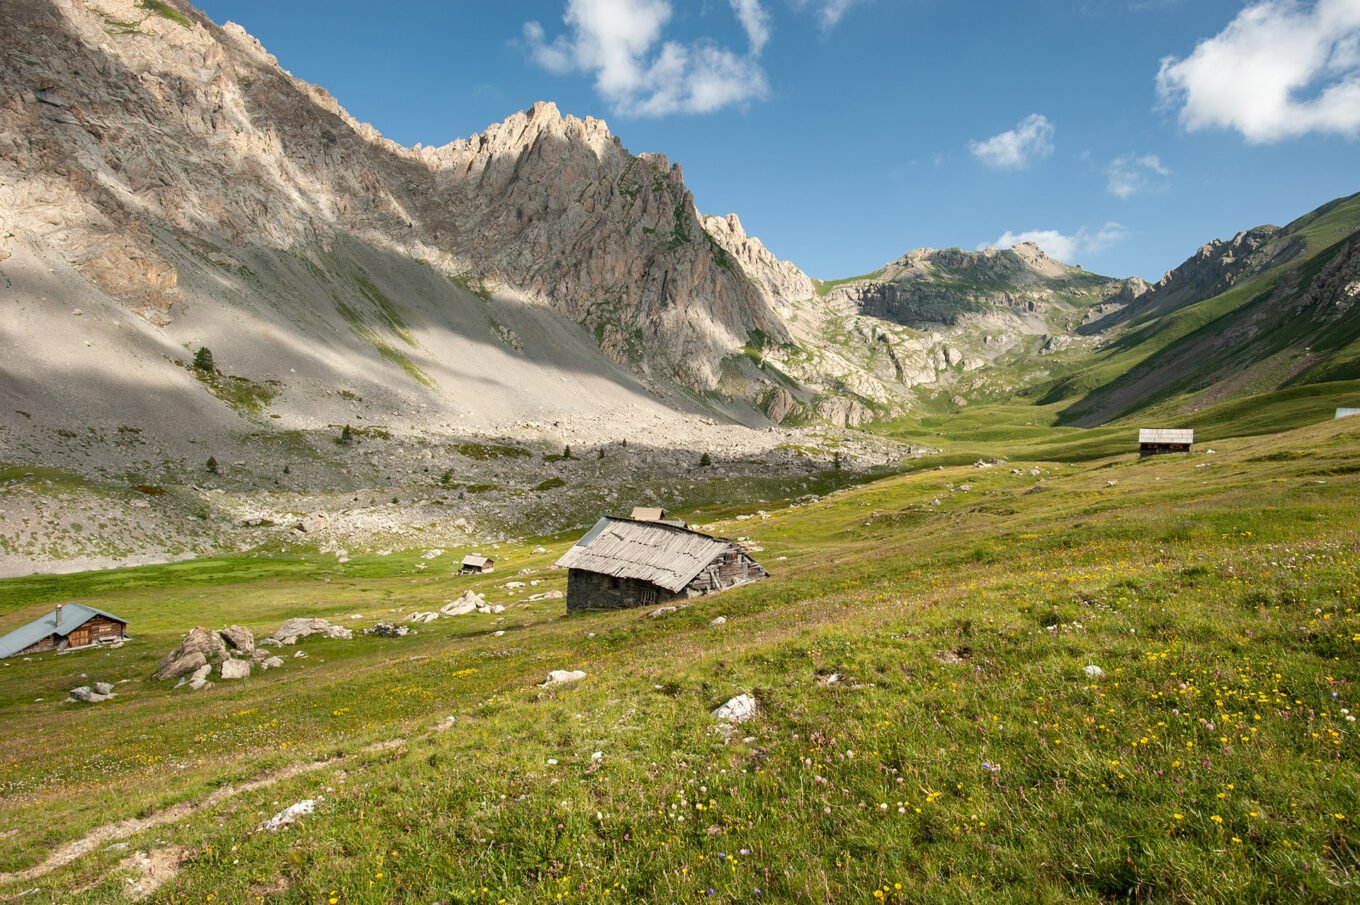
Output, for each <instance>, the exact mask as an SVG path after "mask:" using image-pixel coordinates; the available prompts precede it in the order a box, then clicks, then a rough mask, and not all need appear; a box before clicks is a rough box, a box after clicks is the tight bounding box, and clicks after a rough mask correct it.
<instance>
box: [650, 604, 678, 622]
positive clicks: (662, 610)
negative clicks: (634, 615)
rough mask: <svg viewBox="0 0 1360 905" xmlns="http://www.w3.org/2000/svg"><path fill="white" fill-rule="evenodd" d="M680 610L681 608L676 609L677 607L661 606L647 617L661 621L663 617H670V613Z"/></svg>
mask: <svg viewBox="0 0 1360 905" xmlns="http://www.w3.org/2000/svg"><path fill="white" fill-rule="evenodd" d="M679 609H680V608H679V607H676V606H659V607H657V608H656V609H654V610H652V611H651V612H650V613H648V614H647V615H648V616H651V617H652V618H653V619H660V618H661V617H662V616H665V615H668V614H670V613H674V612H676V611H678V610H679Z"/></svg>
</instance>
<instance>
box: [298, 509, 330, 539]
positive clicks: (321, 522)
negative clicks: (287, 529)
mask: <svg viewBox="0 0 1360 905" xmlns="http://www.w3.org/2000/svg"><path fill="white" fill-rule="evenodd" d="M330 526H331V520H330V517H329V516H327V515H326V513H324V512H313V513H312V514H311V515H309V516H307V517H306V518H304V519H303V520H302V521H300V522H298V523H297V524H296V525H294V526H293V530H294V531H301V532H302V533H303V534H315V533H316V532H318V531H325V530H326V529H327V528H329V527H330Z"/></svg>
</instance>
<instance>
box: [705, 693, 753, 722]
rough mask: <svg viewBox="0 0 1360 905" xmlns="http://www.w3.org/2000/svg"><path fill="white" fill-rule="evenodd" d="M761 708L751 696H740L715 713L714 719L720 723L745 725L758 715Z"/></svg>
mask: <svg viewBox="0 0 1360 905" xmlns="http://www.w3.org/2000/svg"><path fill="white" fill-rule="evenodd" d="M758 709H759V706H758V705H757V704H756V699H755V698H754V697H752V696H751V695H749V694H739V695H737V696H736V697H735V698H732V699H730V700H729V701H728V702H727V703H725V704H723V705H722V706H721V707H719V708H718V709H717V710H714V711H713V719H715V720H717V721H718V722H720V723H730V724H736V723H744V722H746V721H747V720H749V719H751V718H752V717H754V716H755V715H756V711H757V710H758Z"/></svg>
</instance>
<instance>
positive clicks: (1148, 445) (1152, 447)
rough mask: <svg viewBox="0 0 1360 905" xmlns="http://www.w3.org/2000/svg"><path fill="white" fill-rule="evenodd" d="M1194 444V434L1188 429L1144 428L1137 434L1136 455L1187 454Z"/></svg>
mask: <svg viewBox="0 0 1360 905" xmlns="http://www.w3.org/2000/svg"><path fill="white" fill-rule="evenodd" d="M1194 442H1195V432H1194V431H1193V430H1191V429H1189V428H1172V427H1153V428H1148V427H1145V428H1143V429H1142V430H1140V431H1139V432H1138V455H1139V457H1140V458H1141V457H1143V456H1155V455H1158V454H1160V453H1188V452H1190V447H1191V445H1192V444H1194Z"/></svg>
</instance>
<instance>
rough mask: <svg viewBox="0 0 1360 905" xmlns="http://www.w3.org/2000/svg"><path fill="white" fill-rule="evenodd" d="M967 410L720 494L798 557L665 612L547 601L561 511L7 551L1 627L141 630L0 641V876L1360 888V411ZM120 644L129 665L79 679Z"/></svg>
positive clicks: (752, 893)
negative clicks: (1002, 432)
mask: <svg viewBox="0 0 1360 905" xmlns="http://www.w3.org/2000/svg"><path fill="white" fill-rule="evenodd" d="M1286 404H1292V405H1307V404H1309V403H1306V402H1304V403H1300V402H1297V401H1294V402H1288V401H1286ZM1031 411H1033V410H1031ZM992 423H993V425H996V424H1000V421H999V420H994V421H993V422H992ZM964 427H967V426H964ZM964 427H960V425H959V424H958V423H957V422H956V423H953V424H952V425H943V426H941V427H939V428H931V427H930V426H929V425H925V426H922V425H919V424H918V425H914V426H903V425H899V426H898V430H899V432H900V433H901V434H902V435H909V434H911V432H912V431H921V432H922V434H923V436H924V434H925V433H928V432H930V431H931V430H932V429H935V430H940V431H946V432H947V431H955V432H957V433H956V435H955V436H954V437H952V438H950V443H949V444H941V443H938V442H937V443H936V444H934V445H939V446H944V447H945V448H946V457H944V458H941V459H939V460H937V461H938V462H940V463H944V462H950V463H953V462H955V461H958V464H941V465H940V467H938V468H936V467H934V464H933V463H932V467H930V468H923V469H921V470H917V471H914V472H912V473H910V474H905V475H900V476H896V477H890V478H886V479H883V480H880V481H877V482H875V483H872V484H867V485H864V486H858V487H849V488H846V489H842V490H839V491H836V492H833V493H830V494H828V495H826V496H824V497H821V498H820V499H816V500H810V501H805V502H802V503H794V504H790V505H785V506H783V507H782V508H770V509H769V515H768V518H760V517H758V516H757V517H751V518H745V519H741V520H736V519H735V517H733V518H732V519H731V520H728V521H722V522H719V523H717V524H715V525H714V526H713V528H714V530H716V531H718V532H720V533H723V534H725V535H728V536H738V535H741V536H747V537H749V538H750V539H751V540H752V541H754V542H756V543H758V544H759V545H760V546H761V547H762V548H763V550H762V551H761V552H759V553H758V554H756V555H757V558H758V559H760V560H761V562H762V563H764V564H765V565H766V566H767V567H769V568H770V570H771V572H772V573H773V577H772V578H771V579H770V580H768V581H765V582H762V583H759V584H756V585H750V586H747V587H743V588H739V589H736V590H733V591H729V592H727V593H724V594H721V595H717V596H713V597H709V598H702V599H698V600H696V601H694V602H693V604H692V605H691V606H689V607H688V608H685V609H682V610H680V611H678V612H676V613H671V614H668V615H664V616H662V617H660V618H652V617H650V616H649V615H648V614H647V612H646V611H641V610H636V611H625V612H615V613H595V614H576V615H571V616H568V615H566V614H565V613H564V612H563V610H564V607H563V603H562V601H560V600H556V601H538V602H528V600H527V596H528V594H529V593H530V592H533V593H538V592H542V591H546V590H553V589H559V590H560V589H564V588H565V575H563V574H561V573H560V572H558V571H556V570H553V569H552V568H551V563H552V562H553V560H554V559H555V558H556V557H557V556H558V555H560V553H561V552H562V550H563V549H564V548H565V546H566V545H567V544H569V543H570V542H571V539H564V538H552V539H537V540H531V541H528V542H526V543H524V544H523V545H522V546H518V547H503V548H502V550H501V551H499V552H500V554H501V555H500V557H499V558H498V568H497V571H496V572H495V573H493V574H491V575H487V576H477V577H469V576H457V575H455V574H453V570H454V569H455V568H456V562H455V560H456V558H457V557H455V556H454V555H453V553H452V551H451V552H450V553H449V554H447V555H445V556H443V557H440V558H436V559H432V560H430V559H424V558H422V556H421V551H418V550H413V551H408V552H404V553H397V554H394V555H392V556H389V557H381V558H380V557H367V558H366V557H355V558H354V560H353V561H350V562H346V563H337V562H336V561H335V560H334V559H333V558H324V557H317V556H300V557H296V558H285V557H275V558H254V557H245V558H237V559H221V560H202V561H196V562H188V563H178V564H173V565H166V566H157V567H148V568H142V569H135V570H119V571H112V572H105V573H92V574H86V575H71V576H52V577H39V578H31V579H15V580H11V581H6V582H0V630H8V629H9V628H12V627H14V626H16V625H19V624H22V623H23V622H25V621H27V620H28V619H31V618H34V617H35V616H37V615H38V614H40V613H41V612H42V611H43V610H44V609H46V608H47V607H48V606H50V604H51V603H53V602H57V601H63V600H79V601H81V602H85V603H89V604H91V605H94V606H97V607H100V608H103V609H107V610H109V611H111V612H113V613H116V614H118V615H120V616H123V617H125V618H127V619H129V620H130V622H131V628H130V631H131V634H132V635H133V636H134V637H135V640H134V641H133V642H132V643H129V644H128V645H126V646H124V647H123V648H121V649H118V650H112V651H88V652H77V653H72V654H69V655H63V656H57V655H43V656H39V657H34V658H31V659H29V660H9V661H0V727H3V730H4V733H3V734H4V739H5V744H4V745H3V747H0V898H4V897H8V896H16V895H19V894H23V893H27V895H25V896H24V897H23V898H22V899H20V901H24V902H33V901H52V902H69V903H81V902H118V901H123V900H126V899H129V898H130V897H131V896H132V895H133V894H134V887H133V886H132V885H131V884H130V883H129V880H137V879H139V876H138V871H139V868H138V867H137V866H136V863H135V860H133V859H134V853H136V852H138V851H141V852H147V853H150V854H153V855H154V854H156V853H160V854H161V855H163V856H164V860H165V863H166V864H167V865H168V866H167V867H166V868H165V869H164V870H163V871H162V872H161V876H162V877H163V878H164V880H165V882H164V884H163V885H161V886H160V887H159V888H158V889H155V890H153V891H150V892H149V895H148V900H151V901H164V902H217V903H236V902H243V903H244V902H309V903H314V902H325V903H332V905H339V903H375V905H376V903H388V902H411V903H415V902H420V903H431V902H442V903H445V905H452V903H502V902H507V903H508V902H553V903H555V902H580V903H596V902H658V903H664V902H727V903H735V902H808V903H813V902H816V903H829V902H835V903H840V902H865V903H874V902H995V901H1017V902H1069V901H1085V902H1102V901H1109V900H1117V899H1137V900H1142V901H1178V902H1205V901H1286V900H1309V901H1338V902H1340V901H1353V900H1355V899H1356V898H1360V874H1358V873H1357V872H1358V871H1360V833H1357V831H1356V828H1355V822H1356V821H1358V820H1360V773H1357V755H1358V754H1360V745H1358V744H1357V736H1356V723H1355V718H1356V716H1357V715H1360V692H1357V684H1356V683H1357V681H1360V657H1357V654H1360V615H1358V614H1357V608H1358V607H1360V507H1358V506H1357V504H1356V498H1357V491H1358V490H1360V418H1357V419H1352V420H1351V421H1349V422H1348V421H1337V422H1327V423H1322V424H1315V425H1312V426H1304V427H1297V428H1296V429H1293V430H1290V431H1287V432H1284V433H1280V434H1273V435H1261V436H1254V437H1239V438H1235V439H1234V438H1224V439H1222V440H1221V441H1220V440H1217V439H1216V440H1214V442H1213V443H1212V447H1213V449H1214V452H1213V454H1208V453H1207V452H1204V451H1203V450H1204V448H1205V444H1201V445H1200V447H1199V448H1200V450H1201V451H1200V452H1198V453H1197V454H1195V455H1191V456H1164V457H1156V458H1153V459H1149V460H1144V461H1138V460H1137V459H1136V457H1135V456H1133V455H1131V454H1128V453H1126V452H1122V451H1120V448H1119V447H1117V446H1111V447H1110V448H1109V449H1106V448H1103V447H1102V448H1101V449H1098V450H1094V451H1093V455H1094V454H1100V455H1101V456H1103V457H1093V458H1085V460H1083V461H1071V462H1066V463H1064V462H1060V461H1054V460H1055V459H1060V458H1064V457H1062V456H1052V457H1050V458H1044V457H1043V456H1042V452H1043V449H1044V448H1045V446H1046V444H1047V445H1048V446H1052V447H1054V448H1059V447H1061V443H1060V442H1059V441H1057V440H1055V439H1054V437H1055V436H1057V434H1056V433H1055V432H1054V431H1053V430H1052V429H1047V430H1046V431H1045V430H1041V429H1040V428H1041V427H1042V426H1034V427H1035V430H1034V431H1033V433H1032V436H1031V438H1030V439H1029V440H1024V441H1023V442H1022V441H1021V440H1019V439H1017V438H1016V437H1014V436H1012V437H1010V438H1009V445H1011V446H1017V445H1020V446H1024V448H1025V452H1024V453H1023V454H1017V455H1016V456H1015V457H1014V461H1009V462H1005V463H1002V464H998V465H995V466H992V467H975V466H974V465H973V464H971V460H969V461H962V460H964V459H966V458H967V457H968V456H971V455H974V454H978V455H981V454H987V455H996V454H998V453H1000V451H1001V450H1002V449H1003V448H1005V447H1006V446H1007V443H1008V438H1006V437H995V438H992V439H988V438H986V437H984V436H981V435H979V434H978V433H977V431H981V430H983V429H984V428H985V425H983V424H978V425H974V426H972V427H971V428H968V430H965V429H964ZM1030 427H1031V426H1029V425H1023V424H1018V425H1015V426H1014V429H1015V430H1017V431H1020V430H1022V429H1023V430H1024V431H1025V432H1026V433H1028V429H1029V428H1030ZM969 431H972V433H971V436H972V439H971V440H970V439H969V437H968V436H965V434H967V433H969ZM1063 436H1066V435H1065V434H1064V435H1063ZM1072 436H1074V437H1075V436H1077V435H1076V434H1073V435H1072ZM1085 436H1086V437H1087V438H1088V442H1092V439H1094V440H1095V441H1099V442H1111V443H1112V442H1113V441H1108V440H1101V439H1100V437H1094V438H1092V435H1091V434H1089V433H1088V434H1087V435H1085ZM926 442H928V441H926ZM951 449H952V450H953V451H954V455H955V458H954V459H950V458H948V455H949V451H950V450H951ZM1021 459H1023V460H1024V461H1023V462H1022V461H1020V460H1021ZM757 508H760V507H759V506H758V505H757V504H754V503H753V504H752V505H751V507H750V509H749V510H748V512H746V513H742V514H743V515H749V514H751V513H754V512H755V511H756V509H757ZM728 514H729V513H724V515H728ZM681 515H684V513H681ZM733 515H735V514H733ZM710 517H711V516H707V515H700V516H698V518H697V520H698V521H707V519H708V518H710ZM540 545H542V546H543V547H544V548H546V552H538V553H535V552H533V551H534V550H535V549H537V548H538V547H539V546H540ZM521 573H523V574H521ZM511 580H516V581H525V582H531V581H539V582H540V584H538V585H536V586H531V587H526V588H523V589H518V590H517V591H515V592H514V593H512V592H511V590H509V589H506V588H505V587H504V585H505V584H506V582H508V581H511ZM468 588H472V589H476V590H479V591H481V592H483V593H485V595H486V597H487V599H488V600H489V601H490V602H492V603H499V604H503V605H505V606H506V607H507V610H506V611H505V612H504V613H503V614H501V615H500V616H492V615H470V616H462V617H457V618H451V619H442V620H439V621H437V622H434V623H430V624H426V625H419V626H417V628H418V634H415V635H412V636H409V637H406V638H400V639H380V638H370V637H362V636H356V638H355V639H354V640H351V641H338V640H336V641H332V640H321V641H318V640H314V639H306V640H304V641H302V642H300V643H299V645H298V648H297V650H300V651H304V652H305V653H306V656H305V657H303V658H297V657H293V656H292V654H293V653H294V650H293V649H291V648H284V649H283V652H284V655H285V659H286V662H285V665H284V666H283V667H282V668H280V669H277V670H271V671H269V672H266V673H256V674H254V675H252V676H251V677H250V678H248V679H245V680H242V681H239V682H218V683H217V684H216V685H215V686H214V687H212V688H209V689H205V690H203V691H200V692H190V691H188V690H187V689H179V690H175V689H173V688H172V687H171V685H172V684H173V683H157V682H154V681H152V680H151V678H150V676H151V673H152V672H153V671H154V669H155V666H156V663H157V661H158V660H159V658H160V657H161V656H162V655H163V654H164V653H165V652H166V651H167V650H169V649H170V648H172V647H173V646H174V645H175V644H176V643H177V641H178V639H179V637H180V636H181V635H182V634H183V632H184V631H186V630H187V629H189V628H190V627H192V626H194V625H207V626H212V627H221V626H224V625H227V624H231V623H239V624H243V625H246V626H249V627H250V628H252V629H254V630H256V632H257V634H259V633H264V632H267V631H270V630H272V629H273V628H274V627H276V626H277V625H278V623H279V622H281V621H282V620H283V619H284V618H287V617H290V616H298V615H317V616H323V617H326V618H329V619H332V620H333V621H337V622H340V623H342V624H344V625H346V626H350V627H353V628H355V629H359V628H361V627H363V626H365V625H369V624H372V623H373V622H376V621H378V620H380V619H400V618H401V617H402V616H403V615H404V614H405V613H408V612H410V611H413V610H421V609H430V608H434V607H437V606H438V605H440V604H441V603H442V602H443V601H445V600H449V599H452V598H454V597H457V596H458V595H459V594H461V593H462V591H463V590H465V589H468ZM719 615H722V616H725V617H726V619H727V622H726V624H725V625H721V626H711V625H710V624H709V623H710V621H711V620H713V619H714V618H715V617H717V616H719ZM1088 666H1096V667H1099V669H1100V673H1101V674H1100V675H1089V674H1088V670H1087V669H1086V667H1088ZM552 669H581V670H585V671H586V672H587V677H586V679H584V680H583V681H581V682H579V683H577V684H574V685H569V686H562V687H556V688H551V689H549V688H541V687H539V683H540V682H541V681H542V680H543V678H544V677H545V676H546V674H547V672H548V671H549V670H552ZM93 681H111V682H118V683H120V684H119V685H118V688H117V691H118V696H117V697H115V698H114V699H112V700H111V701H108V702H106V703H104V704H99V705H77V704H68V703H64V702H63V699H64V697H65V693H66V691H67V690H68V689H70V688H72V687H74V686H76V685H81V684H88V683H90V682H93ZM743 692H746V693H751V694H753V695H754V696H755V697H756V699H757V701H758V702H759V713H758V715H757V717H756V718H755V719H754V720H752V721H751V722H748V723H745V724H743V725H741V726H739V727H737V728H736V729H735V731H734V732H732V733H731V734H730V735H725V734H724V733H722V732H720V731H718V728H717V726H716V725H715V723H714V720H713V719H712V718H711V717H710V715H709V713H710V711H711V710H712V709H713V708H714V707H716V706H718V705H719V704H721V703H723V702H724V701H725V700H727V699H728V698H730V697H732V696H733V695H736V694H739V693H743ZM302 799H315V800H316V802H317V804H316V809H315V811H314V812H313V813H312V814H310V815H307V816H304V817H302V818H301V819H300V820H298V821H297V822H296V823H295V824H293V825H292V826H290V827H286V828H284V829H283V830H280V831H278V832H270V831H267V830H259V829H258V827H259V825H260V824H261V822H262V821H264V820H265V819H267V818H269V817H270V816H272V815H274V814H275V813H277V812H279V811H281V810H282V809H283V808H285V807H287V806H288V805H290V804H292V803H294V802H297V801H299V800H302ZM91 834H94V835H93V836H92V835H91ZM81 839H94V840H96V841H95V842H87V843H85V844H84V845H81V844H80V843H79V840H81ZM73 845H76V846H78V848H75V849H73V848H71V847H72V846H73ZM77 850H78V851H80V852H81V854H79V856H78V857H72V856H70V853H71V852H72V851H77ZM142 872H143V873H145V871H144V870H143V871H142Z"/></svg>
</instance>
